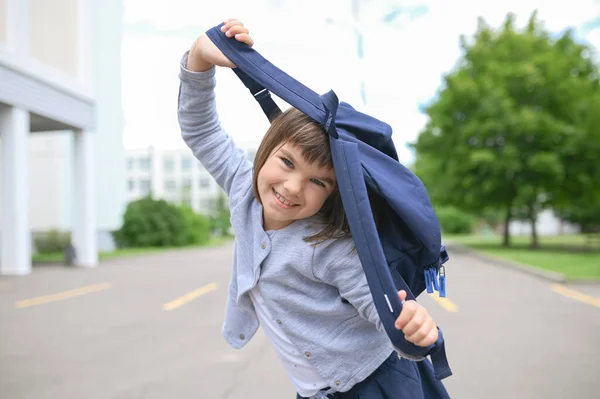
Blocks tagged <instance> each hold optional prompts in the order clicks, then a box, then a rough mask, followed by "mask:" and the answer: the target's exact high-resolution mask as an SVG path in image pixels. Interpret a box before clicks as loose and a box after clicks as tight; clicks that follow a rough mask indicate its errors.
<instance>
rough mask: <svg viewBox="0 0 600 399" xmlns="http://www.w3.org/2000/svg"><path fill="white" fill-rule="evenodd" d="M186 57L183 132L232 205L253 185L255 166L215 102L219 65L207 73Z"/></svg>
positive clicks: (181, 99)
mask: <svg viewBox="0 0 600 399" xmlns="http://www.w3.org/2000/svg"><path fill="white" fill-rule="evenodd" d="M187 60H188V53H186V54H185V55H184V56H183V59H182V61H181V66H180V74H179V78H180V80H181V83H180V87H179V99H178V117H179V125H180V127H181V135H182V137H183V140H184V141H185V143H186V144H187V146H188V147H189V148H190V149H191V150H192V152H193V154H194V156H195V157H196V158H198V160H200V162H202V164H203V165H204V167H205V168H206V170H207V171H208V172H209V173H210V174H211V175H212V176H213V177H214V178H215V180H216V181H217V183H218V184H219V186H221V187H222V188H223V190H225V193H226V194H227V196H229V198H230V202H231V205H232V206H233V205H234V203H235V202H236V201H237V199H238V198H239V197H238V195H237V194H239V195H240V196H241V195H243V194H245V193H246V190H248V189H250V188H251V187H252V165H251V163H250V161H248V159H247V158H246V156H245V155H244V152H243V151H242V150H241V149H238V148H236V146H235V144H234V142H233V140H232V138H231V137H230V136H228V135H227V133H225V131H224V130H223V128H222V127H221V124H220V122H219V116H218V114H217V110H216V101H215V92H214V88H215V84H216V83H215V67H214V66H212V67H211V68H210V69H208V70H206V71H203V72H193V71H190V70H188V69H187V68H186V64H187Z"/></svg>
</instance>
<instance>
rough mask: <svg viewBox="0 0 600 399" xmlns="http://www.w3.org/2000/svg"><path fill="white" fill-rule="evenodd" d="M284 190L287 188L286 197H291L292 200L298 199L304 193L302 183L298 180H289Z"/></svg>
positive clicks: (284, 185)
mask: <svg viewBox="0 0 600 399" xmlns="http://www.w3.org/2000/svg"><path fill="white" fill-rule="evenodd" d="M283 188H285V191H286V192H285V193H284V195H285V196H286V197H290V199H296V198H298V197H299V196H300V193H301V192H302V181H301V180H300V179H298V178H293V177H292V178H289V179H287V180H286V181H285V183H284V184H283Z"/></svg>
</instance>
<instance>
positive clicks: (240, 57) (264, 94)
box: [206, 24, 451, 379]
mask: <svg viewBox="0 0 600 399" xmlns="http://www.w3.org/2000/svg"><path fill="white" fill-rule="evenodd" d="M222 25H223V24H220V25H218V26H216V27H214V28H212V29H210V30H208V31H207V32H206V33H207V35H208V37H209V38H210V39H211V40H212V41H213V43H214V44H215V45H216V46H217V47H218V48H219V49H220V50H221V51H222V52H223V54H224V55H225V56H226V57H227V58H229V60H231V62H233V63H234V64H235V65H237V68H235V69H234V71H235V72H236V74H237V75H238V77H239V78H240V79H241V80H242V82H244V85H246V87H248V89H249V90H250V92H251V93H252V94H253V95H254V97H255V98H256V99H257V101H259V103H260V105H261V108H262V109H263V111H264V112H265V114H267V117H269V119H271V118H273V117H274V115H276V114H277V111H278V110H279V108H278V107H277V105H276V104H275V103H274V101H273V99H272V98H271V95H270V93H269V92H272V93H274V94H275V95H277V96H278V97H280V98H281V99H282V100H284V101H285V102H287V103H288V104H290V105H292V106H294V107H295V108H297V109H298V110H300V111H301V112H303V113H304V114H306V115H308V116H309V117H310V118H312V119H313V120H314V121H316V122H317V123H319V124H321V125H322V126H323V127H324V128H325V131H326V132H327V133H328V135H329V136H330V145H331V153H332V159H333V164H334V167H335V170H336V175H337V176H338V179H337V180H338V184H339V186H340V192H344V193H347V194H346V195H342V200H343V203H344V208H345V210H346V214H347V216H348V222H349V223H350V228H351V230H352V232H353V238H354V242H355V244H356V248H357V252H358V255H359V257H360V260H361V263H362V264H363V270H364V272H365V276H366V277H367V281H368V283H369V288H370V289H371V293H372V296H373V302H374V304H375V306H376V308H377V312H378V313H379V315H380V318H381V321H382V324H383V326H384V328H385V330H386V333H387V335H388V337H389V338H390V340H391V342H392V344H393V345H394V346H395V347H397V348H398V349H399V351H401V352H403V353H406V354H408V355H416V356H421V357H425V356H429V355H431V357H432V359H431V360H432V363H433V367H434V371H435V374H436V376H438V378H440V379H441V378H444V377H446V376H448V375H450V374H451V372H450V369H449V367H448V362H447V360H446V354H445V349H444V345H443V335H442V334H441V333H440V334H439V338H438V341H437V342H436V343H435V344H433V345H430V346H429V347H426V348H423V347H418V346H416V345H414V344H412V343H410V342H408V341H406V339H405V338H404V334H403V333H402V331H400V330H397V329H396V328H395V326H394V323H395V320H396V318H397V317H398V316H399V314H400V312H401V310H402V303H401V302H400V298H399V297H398V290H397V288H396V287H395V285H394V283H393V281H392V278H391V275H390V273H389V270H388V269H387V262H386V259H385V256H384V253H383V250H382V248H381V245H380V242H379V238H378V234H377V228H376V226H375V222H374V220H373V218H372V217H369V216H372V213H371V209H370V206H369V198H368V195H367V190H366V187H365V179H364V176H363V168H362V165H361V161H360V156H359V151H358V145H357V143H354V142H349V141H346V140H344V139H342V137H340V136H338V131H337V130H336V115H337V111H338V107H339V105H340V104H339V101H338V98H337V96H336V95H335V93H334V92H333V91H330V92H328V93H326V94H324V95H322V96H320V95H318V94H317V93H315V92H314V91H312V90H311V89H309V88H308V87H306V86H304V85H303V84H302V83H300V82H298V81H297V80H295V79H293V78H292V77H291V76H289V75H288V74H286V73H285V72H283V71H282V70H280V69H278V68H277V67H276V66H275V65H273V64H271V63H270V62H269V61H267V60H266V59H265V58H263V57H262V56H261V55H260V54H259V53H258V52H257V51H255V50H254V49H252V48H251V47H250V46H248V45H247V44H245V43H242V42H239V41H237V40H235V39H234V38H228V37H227V36H225V34H224V33H223V32H221V29H220V28H221V26H222ZM279 112H281V111H280V110H279ZM398 289H404V290H406V292H407V294H408V298H409V299H413V298H414V295H413V294H412V292H411V290H410V288H409V286H408V284H406V282H405V281H404V280H402V284H401V286H400V287H398Z"/></svg>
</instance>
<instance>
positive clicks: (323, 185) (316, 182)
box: [311, 179, 325, 187]
mask: <svg viewBox="0 0 600 399" xmlns="http://www.w3.org/2000/svg"><path fill="white" fill-rule="evenodd" d="M311 181H312V182H313V183H315V184H316V185H317V186H321V187H325V183H323V182H322V181H320V180H317V179H311Z"/></svg>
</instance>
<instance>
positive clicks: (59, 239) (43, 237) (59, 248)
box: [33, 229, 71, 254]
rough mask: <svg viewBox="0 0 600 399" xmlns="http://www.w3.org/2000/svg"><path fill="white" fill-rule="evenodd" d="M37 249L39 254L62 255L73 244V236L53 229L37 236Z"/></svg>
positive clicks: (35, 243)
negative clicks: (57, 253)
mask: <svg viewBox="0 0 600 399" xmlns="http://www.w3.org/2000/svg"><path fill="white" fill-rule="evenodd" d="M33 242H34V245H35V249H36V251H37V253H39V254H49V253H56V252H59V253H62V252H63V251H64V249H65V248H66V247H67V246H68V245H69V244H70V243H71V234H70V233H68V232H61V231H58V230H56V229H52V230H50V231H48V232H45V233H41V234H39V235H36V236H35V238H34V239H33Z"/></svg>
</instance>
